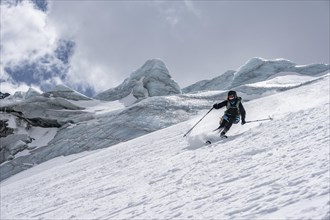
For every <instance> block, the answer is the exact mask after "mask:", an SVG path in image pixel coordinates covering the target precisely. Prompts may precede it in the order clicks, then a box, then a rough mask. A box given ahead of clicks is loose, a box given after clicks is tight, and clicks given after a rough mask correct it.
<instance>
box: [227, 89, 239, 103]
mask: <svg viewBox="0 0 330 220" xmlns="http://www.w3.org/2000/svg"><path fill="white" fill-rule="evenodd" d="M236 98H237V94H236V92H235V91H229V92H228V97H227V99H228V100H229V101H232V100H235V99H236Z"/></svg>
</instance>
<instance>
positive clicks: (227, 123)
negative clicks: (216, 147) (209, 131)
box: [219, 114, 240, 133]
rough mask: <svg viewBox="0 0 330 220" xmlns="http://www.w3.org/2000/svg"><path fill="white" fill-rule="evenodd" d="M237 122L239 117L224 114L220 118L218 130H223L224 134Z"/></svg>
mask: <svg viewBox="0 0 330 220" xmlns="http://www.w3.org/2000/svg"><path fill="white" fill-rule="evenodd" d="M239 120H240V118H239V116H232V115H227V114H225V115H224V116H222V118H221V121H220V126H219V128H220V129H223V132H224V133H226V132H227V131H229V129H230V128H231V126H232V125H233V124H237V123H238V122H239Z"/></svg>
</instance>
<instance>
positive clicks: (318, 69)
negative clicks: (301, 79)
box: [182, 57, 330, 93]
mask: <svg viewBox="0 0 330 220" xmlns="http://www.w3.org/2000/svg"><path fill="white" fill-rule="evenodd" d="M329 70H330V66H329V64H309V65H297V64H295V63H294V62H292V61H290V60H287V59H283V58H279V59H274V60H267V59H263V58H260V57H254V58H252V59H249V60H248V61H247V62H246V63H245V64H244V65H242V66H241V67H239V68H238V69H237V70H236V71H227V72H226V73H224V74H222V75H220V76H218V77H215V78H213V79H211V80H203V81H199V82H197V83H195V84H193V85H191V86H188V87H186V88H183V89H182V91H183V92H184V93H191V92H199V91H207V90H228V89H239V88H238V87H240V86H244V85H246V84H248V83H257V82H262V81H264V80H267V79H269V78H271V77H274V76H276V75H277V74H284V75H292V74H300V75H308V76H318V75H319V74H325V73H327V72H328V71H329Z"/></svg>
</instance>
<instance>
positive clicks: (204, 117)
mask: <svg viewBox="0 0 330 220" xmlns="http://www.w3.org/2000/svg"><path fill="white" fill-rule="evenodd" d="M212 110H213V107H212V108H211V109H210V110H209V111H208V112H207V113H206V114H205V115H204V116H203V117H202V118H201V119H200V120H199V121H198V122H197V123H196V124H195V125H194V126H193V127H192V128H190V130H189V131H188V132H187V133H186V134H185V135H183V137H185V136H187V134H189V133H190V132H191V131H192V129H194V127H196V125H197V124H198V123H199V122H201V121H202V120H203V118H205V116H206V115H207V114H209V113H210V112H211V111H212Z"/></svg>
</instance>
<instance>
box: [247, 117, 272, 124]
mask: <svg viewBox="0 0 330 220" xmlns="http://www.w3.org/2000/svg"><path fill="white" fill-rule="evenodd" d="M268 120H273V118H272V117H270V116H268V118H265V119H258V120H252V121H246V122H245V123H251V122H258V121H268Z"/></svg>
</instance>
